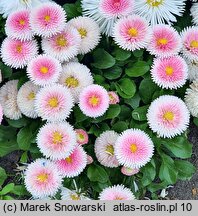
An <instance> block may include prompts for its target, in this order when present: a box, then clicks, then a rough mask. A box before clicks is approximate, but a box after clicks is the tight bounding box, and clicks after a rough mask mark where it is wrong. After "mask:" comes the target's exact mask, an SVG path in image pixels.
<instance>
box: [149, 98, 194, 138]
mask: <svg viewBox="0 0 198 216" xmlns="http://www.w3.org/2000/svg"><path fill="white" fill-rule="evenodd" d="M147 119H148V124H149V127H150V128H151V130H152V131H153V132H156V133H157V134H158V136H160V137H164V138H171V137H174V136H177V135H180V134H181V133H183V132H184V131H185V130H186V129H187V127H188V124H189V120H190V114H189V111H188V109H187V107H186V105H185V103H184V102H183V101H182V100H181V99H180V98H178V97H176V96H172V95H163V96H160V97H159V98H157V99H155V100H154V101H153V102H152V103H151V105H150V107H149V109H148V113H147Z"/></svg>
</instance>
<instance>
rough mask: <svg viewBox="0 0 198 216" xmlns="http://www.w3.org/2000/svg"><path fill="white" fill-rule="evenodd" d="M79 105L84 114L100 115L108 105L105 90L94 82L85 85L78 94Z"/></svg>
mask: <svg viewBox="0 0 198 216" xmlns="http://www.w3.org/2000/svg"><path fill="white" fill-rule="evenodd" d="M79 107H80V109H81V111H82V112H83V113H84V114H85V115H86V116H89V117H93V118H96V117H99V116H102V115H103V114H104V113H105V112H106V111H107V109H108V107H109V96H108V93H107V91H106V90H105V88H103V87H102V86H99V85H96V84H93V85H90V86H88V87H85V88H84V89H83V91H82V92H81V94H80V96H79Z"/></svg>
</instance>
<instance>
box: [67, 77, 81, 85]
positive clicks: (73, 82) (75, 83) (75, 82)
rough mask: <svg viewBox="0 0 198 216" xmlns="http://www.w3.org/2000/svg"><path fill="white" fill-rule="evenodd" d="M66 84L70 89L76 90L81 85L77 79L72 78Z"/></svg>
mask: <svg viewBox="0 0 198 216" xmlns="http://www.w3.org/2000/svg"><path fill="white" fill-rule="evenodd" d="M65 84H66V86H67V87H68V88H75V87H77V86H78V85H79V82H78V80H77V79H76V78H74V77H73V76H70V77H68V78H67V79H66V80H65Z"/></svg>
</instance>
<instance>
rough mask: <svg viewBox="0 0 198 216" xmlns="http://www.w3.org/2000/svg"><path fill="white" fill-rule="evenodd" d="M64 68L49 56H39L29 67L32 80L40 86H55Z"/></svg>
mask: <svg viewBox="0 0 198 216" xmlns="http://www.w3.org/2000/svg"><path fill="white" fill-rule="evenodd" d="M61 71H62V66H61V64H60V62H59V61H58V60H57V59H55V58H54V57H51V56H49V55H38V56H37V57H36V58H34V59H32V60H31V61H30V63H29V64H28V67H27V75H28V77H29V78H30V80H31V81H32V82H33V83H34V84H36V85H40V86H46V85H51V84H54V83H55V82H57V81H58V79H59V76H60V73H61Z"/></svg>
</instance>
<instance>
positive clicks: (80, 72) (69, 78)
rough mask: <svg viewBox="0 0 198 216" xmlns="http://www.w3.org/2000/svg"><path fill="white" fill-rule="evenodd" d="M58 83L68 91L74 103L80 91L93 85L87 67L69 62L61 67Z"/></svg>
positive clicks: (77, 99)
mask: <svg viewBox="0 0 198 216" xmlns="http://www.w3.org/2000/svg"><path fill="white" fill-rule="evenodd" d="M59 83H60V84H62V85H64V86H66V87H67V88H68V89H69V90H70V92H71V94H72V96H73V98H74V101H75V103H77V102H78V101H79V95H80V93H81V92H82V90H83V89H84V88H85V87H87V86H89V85H91V84H93V77H92V75H91V72H90V70H89V68H88V67H87V66H85V65H83V64H80V63H78V62H69V63H68V64H64V65H63V70H62V73H61V75H60V78H59Z"/></svg>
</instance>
